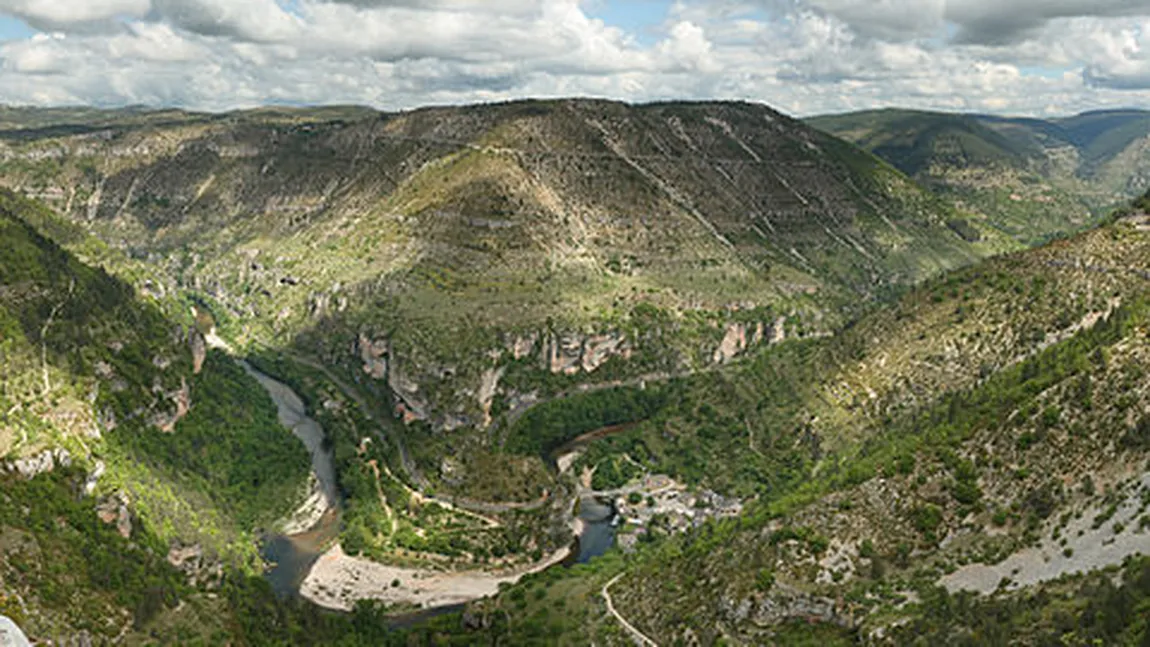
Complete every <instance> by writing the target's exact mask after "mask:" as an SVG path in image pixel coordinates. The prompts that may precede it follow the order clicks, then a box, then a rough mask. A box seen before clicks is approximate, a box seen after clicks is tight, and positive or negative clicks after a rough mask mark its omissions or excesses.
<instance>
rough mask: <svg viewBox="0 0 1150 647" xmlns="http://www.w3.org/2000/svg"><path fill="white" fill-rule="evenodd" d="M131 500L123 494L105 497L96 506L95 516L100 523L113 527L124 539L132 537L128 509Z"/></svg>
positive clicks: (130, 516)
mask: <svg viewBox="0 0 1150 647" xmlns="http://www.w3.org/2000/svg"><path fill="white" fill-rule="evenodd" d="M130 503H131V500H130V499H129V498H128V495H127V494H126V493H124V492H117V493H116V494H114V495H112V496H110V497H107V498H106V499H104V500H102V501H100V503H99V504H98V505H97V506H96V516H97V517H99V519H100V521H103V522H104V523H106V524H109V525H115V526H116V531H117V532H119V533H120V536H121V537H123V538H124V539H129V538H130V537H131V536H132V512H131V510H130V509H129V507H128V506H129V505H130Z"/></svg>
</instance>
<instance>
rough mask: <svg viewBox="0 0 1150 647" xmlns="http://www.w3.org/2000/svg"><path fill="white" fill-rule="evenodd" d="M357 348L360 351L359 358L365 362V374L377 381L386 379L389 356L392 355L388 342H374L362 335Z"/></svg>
mask: <svg viewBox="0 0 1150 647" xmlns="http://www.w3.org/2000/svg"><path fill="white" fill-rule="evenodd" d="M356 347H357V348H358V350H359V358H360V359H361V360H363V372H364V373H366V374H368V375H370V376H371V377H372V378H373V379H376V380H382V379H384V378H386V377H387V356H388V355H389V354H390V349H389V344H388V343H387V340H380V341H372V340H371V339H370V338H369V337H367V336H366V335H364V334H363V333H360V335H359V339H358V340H357V342H356Z"/></svg>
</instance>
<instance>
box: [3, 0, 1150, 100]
mask: <svg viewBox="0 0 1150 647" xmlns="http://www.w3.org/2000/svg"><path fill="white" fill-rule="evenodd" d="M600 1H601V2H602V1H610V0H600ZM1144 4H1150V3H1147V2H1146V0H1136V1H1132V0H1093V2H1088V1H1086V0H1049V1H1043V0H1016V1H1013V2H1006V1H1004V0H873V1H869V2H862V1H860V0H709V1H705V0H678V1H677V2H676V3H675V4H674V5H673V6H672V7H671V8H670V9H669V10H668V11H667V13H666V15H662V16H652V20H651V22H652V24H653V25H654V27H653V28H651V29H650V30H648V31H647V32H645V33H644V34H642V35H641V36H640V34H637V33H631V32H628V31H627V30H625V29H623V28H620V27H618V26H614V25H611V24H608V23H605V22H604V21H603V20H600V19H598V18H595V17H593V16H592V15H591V14H590V11H591V8H592V7H593V6H594V5H591V4H589V3H588V2H586V1H585V0H482V1H481V0H338V1H337V0H293V2H291V3H290V4H289V3H288V1H287V0H244V1H242V2H241V1H238V0H0V13H6V14H8V15H12V16H15V17H18V18H21V19H22V20H24V21H26V22H27V23H28V24H29V25H31V26H33V27H34V28H37V29H40V30H42V33H39V34H37V35H36V36H34V37H31V38H28V39H23V40H13V41H8V42H4V43H0V101H3V102H8V103H38V104H54V103H95V104H100V105H122V104H131V103H146V104H157V105H180V106H187V107H191V108H198V109H228V108H235V107H247V106H253V105H258V104H261V103H266V102H272V101H274V102H295V103H365V104H370V105H375V106H379V107H382V108H406V107H412V106H416V105H421V104H427V103H459V102H470V101H488V100H495V99H506V98H514V97H523V96H568V95H594V96H606V97H613V98H620V99H627V100H648V99H668V98H688V99H690V98H720V99H722V98H738V99H751V100H760V101H765V102H767V103H771V104H773V105H776V106H777V107H779V108H781V109H784V110H788V111H792V112H800V113H811V112H825V111H837V110H848V109H857V108H866V107H873V106H878V105H891V104H895V105H908V106H914V107H924V108H932V107H933V108H944V109H955V110H979V111H1000V112H1016V113H1032V114H1044V113H1047V112H1050V111H1059V110H1061V111H1065V112H1072V111H1076V110H1080V109H1087V108H1095V107H1103V106H1112V105H1131V104H1139V103H1141V104H1147V103H1150V55H1148V52H1150V40H1148V38H1150V6H1147V7H1142V6H1141V5H1144ZM652 36H654V37H653V38H652ZM1036 69H1037V70H1038V71H1037V72H1036V71H1035V70H1036Z"/></svg>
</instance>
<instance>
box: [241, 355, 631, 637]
mask: <svg viewBox="0 0 1150 647" xmlns="http://www.w3.org/2000/svg"><path fill="white" fill-rule="evenodd" d="M239 363H240V365H241V366H242V367H243V368H244V370H246V371H247V372H248V373H249V374H250V375H252V376H253V377H254V378H256V380H257V381H259V383H260V386H262V387H263V388H264V390H265V391H267V393H268V395H269V396H270V397H271V399H272V401H273V402H275V404H276V409H277V413H278V416H279V421H280V423H281V424H282V425H283V426H284V427H287V428H289V429H291V431H292V433H293V434H294V435H295V436H296V438H298V439H299V440H300V442H302V443H303V444H304V446H305V447H307V449H308V452H309V453H310V454H311V464H312V473H313V474H314V480H313V484H314V485H315V490H314V491H313V493H312V495H311V497H309V501H308V503H307V504H305V506H304V508H303V509H301V511H300V514H297V515H296V516H297V517H299V516H301V515H302V517H303V518H305V519H306V520H307V521H306V522H305V523H304V525H303V527H302V528H296V529H294V530H290V531H289V532H288V533H286V534H278V535H269V536H268V537H266V538H265V539H264V544H263V546H262V549H261V554H262V555H263V557H264V559H265V560H266V561H268V562H269V563H270V564H271V565H272V566H271V568H269V569H268V571H267V573H266V578H267V580H268V582H269V583H270V584H271V586H272V589H273V590H274V591H275V592H276V593H277V594H279V595H283V596H297V595H299V594H300V588H301V586H302V585H303V583H304V581H305V580H307V578H308V575H309V574H310V573H311V571H312V568H313V567H314V566H315V564H316V562H317V561H318V560H319V559H320V557H321V556H323V555H324V554H325V552H328V551H329V549H330V548H331V546H332V545H333V544H334V543H335V540H336V539H337V538H338V537H339V530H340V516H341V502H340V499H339V488H338V483H337V481H336V473H335V464H334V459H333V457H332V454H331V452H330V451H329V450H326V449H325V448H324V437H325V436H324V430H323V427H322V426H320V424H319V423H318V422H316V421H315V420H314V419H312V418H310V417H308V415H307V411H306V407H305V406H304V403H303V400H302V399H301V398H300V397H299V395H298V394H296V393H295V392H294V391H292V389H291V388H290V387H288V386H287V385H286V384H284V383H282V382H279V381H277V380H275V379H273V378H271V377H269V376H268V375H265V374H263V373H261V372H260V371H258V370H256V369H255V368H253V367H252V366H251V365H249V364H248V363H247V362H244V361H240V362H239ZM614 518H615V510H614V509H613V508H612V507H611V506H609V505H604V504H602V503H600V502H598V501H596V500H595V499H594V498H591V497H586V498H583V499H582V500H580V504H579V519H580V520H581V522H582V523H581V526H582V531H581V532H580V533H579V537H578V547H577V549H576V548H575V547H573V548H572V550H571V556H572V557H573V559H569V560H567V561H565V562H564V563H566V564H570V563H572V562H574V563H583V562H587V561H589V560H591V559H593V558H595V557H597V556H599V555H602V554H604V553H605V552H607V551H608V550H609V549H610V548H611V546H612V545H614V540H615V527H614V525H613V523H612V522H613V520H614ZM297 525H298V524H297ZM388 581H389V582H390V579H389V580H388ZM458 606H459V605H457V604H455V605H449V607H444V608H443V609H430V610H426V611H424V612H421V613H419V614H415V615H413V616H408V617H405V618H397V623H400V624H403V623H410V622H412V621H415V620H417V619H418V618H423V617H427V615H426V614H429V613H430V614H434V613H442V612H443V611H444V609H447V610H452V609H454V608H457V607H458Z"/></svg>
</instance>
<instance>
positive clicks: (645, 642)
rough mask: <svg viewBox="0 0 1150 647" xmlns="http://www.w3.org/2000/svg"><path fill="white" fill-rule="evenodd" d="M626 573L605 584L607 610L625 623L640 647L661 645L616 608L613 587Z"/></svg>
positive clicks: (624, 625)
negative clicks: (612, 596) (612, 593)
mask: <svg viewBox="0 0 1150 647" xmlns="http://www.w3.org/2000/svg"><path fill="white" fill-rule="evenodd" d="M624 575H626V573H619V574H618V575H616V576H615V577H613V578H611V581H610V582H607V583H606V584H604V585H603V590H602V594H603V600H604V601H606V602H607V611H608V612H609V613H610V614H611V615H613V616H615V619H616V620H618V621H619V624H621V625H623V628H624V629H626V630H627V633H629V634H631V638H633V639H634V640H635V644H637V645H639V646H640V647H659V644H658V643H656V642H655V641H654V640H651V639H650V638H648V637H647V635H646V634H644V633H643V632H642V631H639V630H638V629H636V628H635V625H633V624H631V623H630V622H627V619H626V618H624V617H623V615H622V614H620V613H619V611H618V610H617V609H616V608H615V603H614V602H613V601H612V600H611V587H612V586H615V584H616V583H617V582H618V581H619V580H621V579H623V576H624Z"/></svg>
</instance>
